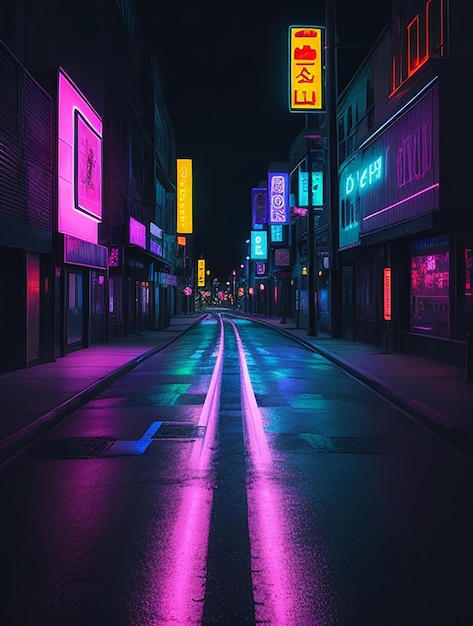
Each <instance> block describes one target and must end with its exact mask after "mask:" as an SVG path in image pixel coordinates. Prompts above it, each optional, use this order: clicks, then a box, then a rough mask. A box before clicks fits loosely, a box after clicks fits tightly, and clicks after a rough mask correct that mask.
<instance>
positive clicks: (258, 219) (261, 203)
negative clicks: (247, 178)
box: [251, 187, 268, 228]
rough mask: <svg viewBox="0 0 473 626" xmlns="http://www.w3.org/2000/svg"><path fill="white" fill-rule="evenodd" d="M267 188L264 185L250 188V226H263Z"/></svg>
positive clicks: (265, 213) (265, 219) (265, 217)
mask: <svg viewBox="0 0 473 626" xmlns="http://www.w3.org/2000/svg"><path fill="white" fill-rule="evenodd" d="M267 196H268V193H267V189H265V188H264V187H254V188H253V189H252V190H251V213H252V228H263V224H266V222H267V221H268V218H267V212H268V209H267Z"/></svg>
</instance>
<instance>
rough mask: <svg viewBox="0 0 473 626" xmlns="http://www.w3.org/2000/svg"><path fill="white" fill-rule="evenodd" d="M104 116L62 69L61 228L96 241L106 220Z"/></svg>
mask: <svg viewBox="0 0 473 626" xmlns="http://www.w3.org/2000/svg"><path fill="white" fill-rule="evenodd" d="M101 181H102V120H101V119H100V117H99V116H98V115H97V113H96V112H95V111H94V110H93V109H92V107H91V105H90V104H89V103H88V102H87V100H86V98H85V97H84V96H83V95H82V94H81V93H80V91H79V89H78V88H77V87H76V86H75V85H74V84H73V82H72V81H71V80H70V79H69V77H68V76H66V74H65V73H64V72H63V70H62V69H60V70H59V73H58V231H59V232H60V233H64V234H68V235H72V236H74V237H78V238H79V239H82V240H83V241H88V242H90V243H94V244H96V243H97V241H98V223H99V222H101V221H102V182H101Z"/></svg>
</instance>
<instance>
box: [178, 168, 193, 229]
mask: <svg viewBox="0 0 473 626" xmlns="http://www.w3.org/2000/svg"><path fill="white" fill-rule="evenodd" d="M176 230H177V232H178V233H181V234H188V235H191V234H192V232H193V230H192V160H191V159H177V225H176Z"/></svg>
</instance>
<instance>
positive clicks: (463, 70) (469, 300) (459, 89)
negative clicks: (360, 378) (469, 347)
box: [337, 0, 473, 366]
mask: <svg viewBox="0 0 473 626" xmlns="http://www.w3.org/2000/svg"><path fill="white" fill-rule="evenodd" d="M465 11H467V9H466V7H465V6H464V4H463V3H461V2H450V3H446V2H444V1H443V0H427V1H423V0H422V1H421V2H409V3H406V2H393V19H392V22H391V23H390V24H388V25H387V26H386V28H385V29H384V31H383V32H382V33H381V35H380V37H379V38H378V40H377V42H376V44H375V45H374V46H373V48H372V50H371V52H370V54H369V55H368V56H367V58H366V59H365V61H364V63H363V65H362V66H361V67H360V68H359V70H358V72H357V73H356V75H355V76H354V77H353V79H352V81H351V82H350V83H349V85H348V86H347V88H346V89H345V91H344V92H343V93H342V94H341V96H340V98H339V101H338V108H337V118H338V139H339V148H338V156H339V159H338V160H339V170H338V184H339V216H338V217H339V242H338V243H339V259H340V263H341V267H342V299H343V315H344V319H343V335H344V337H345V338H347V339H355V340H360V341H365V342H369V343H373V344H377V345H382V346H384V347H385V348H386V349H387V350H392V351H397V350H400V351H404V352H409V353H413V354H419V355H422V356H426V357H429V358H434V359H441V360H443V361H446V362H449V363H451V364H454V365H458V366H464V364H465V340H466V336H467V335H468V334H470V333H472V332H473V293H472V287H471V284H472V283H471V271H472V270H471V267H472V247H473V239H472V235H473V231H472V226H473V221H472V213H471V207H470V201H469V195H470V194H469V186H470V185H469V170H470V169H471V163H470V161H471V157H470V154H469V150H468V146H469V145H470V143H471V139H472V137H473V126H472V124H471V121H470V119H469V116H468V115H462V113H463V109H464V106H465V103H466V102H467V101H469V99H470V96H471V93H472V79H473V74H472V71H471V61H472V46H471V41H472V38H471V32H470V35H469V37H468V35H467V32H466V30H467V29H468V24H470V25H469V28H470V29H471V20H469V19H468V16H467V15H466V14H465ZM455 119H457V120H461V122H460V125H458V124H457V123H453V120H455Z"/></svg>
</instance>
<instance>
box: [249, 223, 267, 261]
mask: <svg viewBox="0 0 473 626" xmlns="http://www.w3.org/2000/svg"><path fill="white" fill-rule="evenodd" d="M250 239H251V243H250V258H251V259H252V260H260V259H267V258H268V237H267V232H266V231H265V230H252V231H251V238H250Z"/></svg>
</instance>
